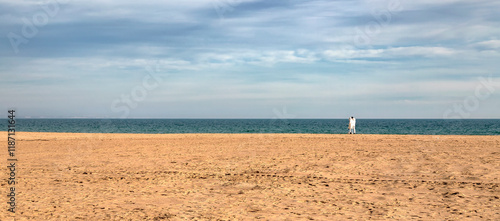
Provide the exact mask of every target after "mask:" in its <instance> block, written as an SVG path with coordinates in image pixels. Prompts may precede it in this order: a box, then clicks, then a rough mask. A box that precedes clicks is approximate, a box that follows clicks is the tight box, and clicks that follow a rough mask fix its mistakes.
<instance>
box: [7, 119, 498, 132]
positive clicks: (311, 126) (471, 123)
mask: <svg viewBox="0 0 500 221" xmlns="http://www.w3.org/2000/svg"><path fill="white" fill-rule="evenodd" d="M348 123H349V122H348V119H16V130H17V131H30V132H73V133H147V134H171V133H311V134H346V133H347V132H348V130H347V125H348ZM0 126H1V127H2V128H4V131H7V120H3V121H0ZM356 132H357V133H358V134H428V135H449V134H454V135H500V120H499V119H495V120H486V119H484V120H483V119H481V120H476V119H474V120H443V119H429V120H423V119H414V120H411V119H357V122H356Z"/></svg>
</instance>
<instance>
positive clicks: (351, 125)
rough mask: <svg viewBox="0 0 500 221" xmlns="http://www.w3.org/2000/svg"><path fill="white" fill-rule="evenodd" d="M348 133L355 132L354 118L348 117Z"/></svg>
mask: <svg viewBox="0 0 500 221" xmlns="http://www.w3.org/2000/svg"><path fill="white" fill-rule="evenodd" d="M349 134H356V118H354V117H353V116H351V118H349Z"/></svg>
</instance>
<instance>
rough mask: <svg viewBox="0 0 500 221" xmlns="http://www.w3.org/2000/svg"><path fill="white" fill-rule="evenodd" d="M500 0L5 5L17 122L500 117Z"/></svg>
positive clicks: (0, 54)
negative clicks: (77, 119) (65, 119)
mask: <svg viewBox="0 0 500 221" xmlns="http://www.w3.org/2000/svg"><path fill="white" fill-rule="evenodd" d="M499 11H500V1H497V0H474V1H472V0H468V1H462V0H441V1H434V0H433V1H431V0H419V1H409V0H380V1H375V0H359V1H356V0H354V1H351V0H349V1H348V0H337V1H323V0H316V1H315V0H311V1H302V0H283V1H277V0H276V1H269V0H266V1H259V0H186V1H153V0H144V1H130V0H121V1H117V0H99V1H96V0H86V1H80V0H59V1H57V0H44V1H36V0H17V1H7V0H0V39H1V40H0V79H1V80H0V94H1V96H0V106H1V107H2V109H4V110H5V111H7V110H8V109H10V108H14V109H16V112H17V116H18V117H21V118H348V117H350V116H356V117H357V118H358V119H359V118H437V119H448V118H458V119H464V118H500V111H498V110H499V107H500V72H499V70H500V13H498V12H499Z"/></svg>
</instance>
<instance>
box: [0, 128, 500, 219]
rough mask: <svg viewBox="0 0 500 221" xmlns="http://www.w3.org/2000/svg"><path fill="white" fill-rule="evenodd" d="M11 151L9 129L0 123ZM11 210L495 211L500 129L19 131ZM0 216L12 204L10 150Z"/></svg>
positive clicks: (393, 214) (326, 215)
mask: <svg viewBox="0 0 500 221" xmlns="http://www.w3.org/2000/svg"><path fill="white" fill-rule="evenodd" d="M0 137H1V141H2V143H4V144H5V145H4V147H5V149H7V145H6V143H7V133H6V132H2V133H0ZM16 140H17V143H16V154H17V159H18V162H17V174H16V179H17V180H18V182H19V183H18V184H17V185H16V191H17V195H16V203H17V208H16V209H17V212H16V213H15V217H16V220H169V219H170V220H184V219H188V220H189V219H194V220H255V219H262V220H348V219H352V220H368V219H373V220H386V219H398V220H408V219H415V220H435V219H437V220H500V199H499V197H500V188H499V185H500V136H451V135H447V136H441V135H440V136H437V135H434V136H433V135H361V134H359V135H348V134H342V135H318V134H162V135H156V134H72V133H31V132H18V133H17V134H16ZM1 156H2V159H3V160H2V161H3V164H4V166H2V168H3V171H4V172H3V173H2V176H3V180H4V181H3V182H2V183H1V189H2V196H3V198H2V205H3V206H2V212H1V213H0V220H13V217H14V216H12V214H10V213H9V212H7V206H8V204H6V203H5V202H6V201H7V200H8V199H7V196H6V194H5V193H6V192H7V190H8V184H7V181H6V180H7V172H6V171H7V167H6V166H7V165H8V164H7V160H6V159H7V151H2V152H1Z"/></svg>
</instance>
